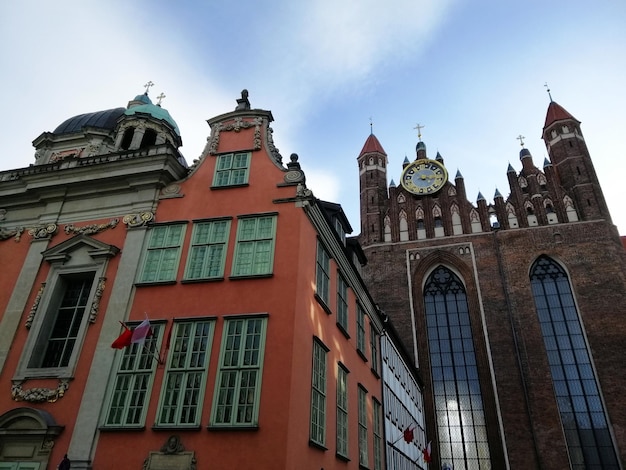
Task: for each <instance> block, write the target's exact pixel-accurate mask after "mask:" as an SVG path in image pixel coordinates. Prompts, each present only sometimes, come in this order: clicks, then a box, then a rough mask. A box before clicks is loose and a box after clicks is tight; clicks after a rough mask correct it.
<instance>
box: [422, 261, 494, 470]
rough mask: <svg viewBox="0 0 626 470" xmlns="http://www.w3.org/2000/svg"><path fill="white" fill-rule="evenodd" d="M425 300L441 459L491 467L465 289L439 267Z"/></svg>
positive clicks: (465, 465) (428, 282) (429, 282)
mask: <svg viewBox="0 0 626 470" xmlns="http://www.w3.org/2000/svg"><path fill="white" fill-rule="evenodd" d="M424 304H425V308H426V326H427V332H428V348H429V351H430V361H431V364H430V366H431V371H432V381H433V391H434V399H435V412H436V416H437V429H438V435H439V454H440V458H441V461H442V462H448V463H450V464H452V465H453V466H454V468H476V469H482V468H491V463H490V456H489V444H488V441H487V428H486V425H485V411H484V406H483V398H482V394H481V391H480V382H479V378H478V367H477V364H476V352H475V349H474V341H473V335H472V328H471V325H470V316H469V306H468V301H467V294H466V292H465V287H464V286H463V283H462V282H461V280H460V279H459V278H458V277H457V276H456V275H455V274H454V273H453V272H452V271H451V270H449V269H448V268H446V267H444V266H439V267H438V268H437V269H435V271H434V272H433V273H432V274H431V275H430V276H429V277H428V279H427V280H426V285H425V286H424Z"/></svg>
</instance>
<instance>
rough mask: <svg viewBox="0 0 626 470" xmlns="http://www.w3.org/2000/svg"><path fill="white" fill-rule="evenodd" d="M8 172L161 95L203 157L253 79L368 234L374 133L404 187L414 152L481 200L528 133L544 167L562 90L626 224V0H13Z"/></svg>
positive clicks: (0, 16)
mask: <svg viewBox="0 0 626 470" xmlns="http://www.w3.org/2000/svg"><path fill="white" fill-rule="evenodd" d="M0 60H1V64H2V70H3V72H2V74H0V93H1V95H2V102H3V105H4V107H5V111H4V112H3V113H0V136H1V137H2V141H3V151H2V152H1V153H0V171H4V170H9V169H14V168H22V167H26V166H28V165H30V164H31V163H33V162H34V148H33V147H32V141H33V140H34V139H35V138H36V137H38V136H39V135H40V134H41V133H42V132H46V131H52V130H54V129H55V128H56V127H57V126H58V125H59V124H60V123H61V122H63V121H64V120H65V119H67V118H69V117H71V116H74V115H77V114H82V113H88V112H94V111H99V110H104V109H110V108H115V107H119V106H126V104H127V103H128V101H129V100H130V99H132V98H133V97H134V96H135V95H137V94H140V93H143V91H144V88H143V85H144V84H145V83H146V82H148V81H152V82H154V83H155V86H154V87H153V88H152V89H151V90H150V96H151V97H152V98H153V101H156V100H155V97H156V96H157V95H158V94H160V93H164V94H165V95H166V98H165V99H164V100H163V102H162V106H163V107H164V108H165V109H167V110H168V111H169V112H170V114H171V116H172V117H173V118H174V119H175V120H176V122H177V124H178V127H179V129H180V131H181V135H182V139H183V147H182V148H181V151H182V153H183V155H184V156H185V158H186V160H187V161H188V162H189V163H190V164H191V163H192V162H193V160H194V159H197V158H198V157H199V156H200V154H201V152H202V150H203V148H204V146H205V144H206V139H207V137H208V135H209V132H210V130H209V126H208V124H207V123H206V120H207V119H209V118H211V117H213V116H216V115H219V114H222V113H225V112H230V111H233V110H234V109H235V106H236V99H237V98H239V97H240V95H241V90H243V89H244V88H245V89H247V90H248V91H249V99H250V102H251V105H252V107H253V108H261V109H266V110H271V111H272V114H273V116H274V119H275V121H274V122H273V123H272V128H273V130H274V133H273V137H274V143H275V145H276V147H278V148H279V150H280V152H281V154H282V156H283V161H285V162H287V161H289V156H290V155H291V154H292V153H297V154H298V155H299V162H300V164H301V166H302V169H303V170H304V172H305V174H306V178H307V186H308V187H309V188H310V189H311V190H312V191H313V193H314V195H315V196H316V197H318V198H320V199H324V200H328V201H332V202H338V203H340V204H341V205H342V206H343V208H344V211H345V212H346V215H347V216H348V219H349V220H350V223H351V225H352V228H353V230H354V231H353V235H356V234H358V233H359V232H360V221H359V175H358V168H357V163H356V158H357V156H358V155H359V153H360V151H361V149H362V147H363V144H364V143H365V140H366V139H367V137H368V136H369V134H370V132H371V131H373V133H374V134H375V135H376V137H377V138H378V140H379V141H380V143H381V144H382V146H383V148H384V149H385V151H386V153H387V155H388V160H389V166H388V178H389V180H391V179H393V180H394V181H395V182H396V183H399V178H400V173H401V171H402V162H403V161H404V159H405V157H407V158H408V159H409V160H411V161H412V160H413V159H414V158H415V145H416V143H417V140H418V136H417V131H416V129H415V127H416V125H417V124H420V125H422V126H424V127H423V128H422V130H421V134H422V140H423V141H424V142H425V144H426V146H427V148H428V156H429V157H431V158H434V156H435V155H436V153H437V152H440V154H441V155H442V156H443V158H444V162H445V165H446V167H447V169H448V173H449V174H450V178H451V179H453V178H454V176H455V175H456V173H457V171H460V172H461V174H462V175H463V177H464V180H465V186H466V191H467V195H468V198H469V199H470V201H471V202H473V203H475V201H476V197H477V195H478V193H479V192H480V193H482V194H483V195H484V197H485V198H486V199H487V201H488V202H492V201H493V196H494V193H495V191H496V189H498V190H499V191H500V193H501V194H502V195H503V196H504V197H505V198H506V197H507V195H508V194H509V192H510V190H509V187H508V182H507V177H506V171H507V168H508V165H509V163H510V164H511V165H512V166H513V168H514V169H515V170H516V171H519V170H521V162H520V160H519V151H520V149H521V147H520V142H519V140H517V137H518V136H520V135H522V136H525V138H524V140H523V141H524V146H525V147H526V148H528V150H530V152H531V154H532V155H533V161H534V163H535V165H536V166H537V167H539V168H542V167H543V161H544V159H545V158H546V156H547V152H546V148H545V145H544V143H543V141H542V139H541V133H542V128H543V124H544V122H545V116H546V110H547V107H548V104H549V101H550V98H549V96H548V93H547V88H546V86H545V84H547V85H548V86H549V89H550V94H551V96H552V99H554V101H556V102H557V103H559V104H560V105H562V106H563V107H564V108H565V109H566V110H567V111H569V112H570V113H571V114H572V115H573V116H574V117H575V118H577V119H578V120H579V121H581V123H582V124H581V129H582V132H583V134H584V137H585V141H586V143H587V146H588V148H589V151H590V153H591V156H592V159H593V162H594V165H595V169H596V172H597V175H598V178H599V180H600V184H601V185H602V188H603V191H604V195H605V198H606V199H607V202H608V205H609V209H610V211H611V215H612V220H613V222H614V223H615V224H616V225H617V227H618V230H619V232H620V234H622V235H626V210H625V209H624V206H623V205H622V203H621V201H624V200H626V184H624V175H625V173H626V146H625V145H624V144H623V138H624V136H625V135H626V113H625V112H624V110H626V93H625V89H624V87H626V2H624V1H623V0H603V1H598V2H589V1H584V2H583V1H582V0H569V1H562V0H550V1H549V2H546V1H545V0H526V1H524V2H514V1H506V0H387V1H381V0H343V1H337V0H308V1H307V2H294V1H289V0H275V1H269V2H258V1H255V0H240V1H238V2H224V1H217V0H205V1H191V0H187V1H180V2H172V1H167V0H163V1H161V0H151V1H148V0H144V1H139V0H137V1H128V0H108V1H106V2H97V1H95V0H76V1H75V0H55V1H54V2H50V1H47V0H21V1H20V2H0Z"/></svg>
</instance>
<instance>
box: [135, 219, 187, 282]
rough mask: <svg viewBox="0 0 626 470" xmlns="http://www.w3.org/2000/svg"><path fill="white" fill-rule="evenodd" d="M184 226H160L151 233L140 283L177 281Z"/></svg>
mask: <svg viewBox="0 0 626 470" xmlns="http://www.w3.org/2000/svg"><path fill="white" fill-rule="evenodd" d="M184 233H185V226H184V225H158V226H156V227H154V228H153V229H152V230H151V231H150V236H149V240H148V245H147V247H146V252H145V253H144V259H143V265H142V269H141V272H140V274H139V282H164V281H175V280H176V271H177V269H178V260H179V258H180V247H181V244H182V241H183V235H184Z"/></svg>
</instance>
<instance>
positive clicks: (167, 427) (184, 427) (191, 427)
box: [152, 424, 202, 431]
mask: <svg viewBox="0 0 626 470" xmlns="http://www.w3.org/2000/svg"><path fill="white" fill-rule="evenodd" d="M200 429H202V426H200V425H199V424H155V425H153V426H152V430H153V431H199V430H200Z"/></svg>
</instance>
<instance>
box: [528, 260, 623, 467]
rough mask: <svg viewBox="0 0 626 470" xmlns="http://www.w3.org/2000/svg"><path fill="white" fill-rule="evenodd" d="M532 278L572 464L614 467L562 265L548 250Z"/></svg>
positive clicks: (595, 383)
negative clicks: (550, 256) (551, 256)
mask: <svg viewBox="0 0 626 470" xmlns="http://www.w3.org/2000/svg"><path fill="white" fill-rule="evenodd" d="M530 281H531V288H532V292H533V296H534V298H535V305H536V307H537V315H538V317H539V323H540V325H541V332H542V334H543V341H544V344H545V347H546V352H547V354H548V363H549V364H550V371H551V373H552V383H553V387H554V393H555V395H556V399H557V403H558V407H559V412H560V415H561V424H562V426H563V430H564V432H565V439H566V441H567V447H568V452H569V458H570V465H571V468H572V469H576V470H583V469H585V470H586V469H598V470H599V469H617V468H619V463H618V461H617V456H616V452H615V447H614V445H613V441H612V438H611V433H610V431H609V424H608V422H607V418H606V411H605V409H604V405H603V403H602V397H601V395H600V390H599V388H598V381H597V378H596V376H595V373H594V370H593V366H592V364H591V356H590V352H589V347H588V346H587V342H586V340H585V336H584V332H583V329H582V325H581V322H580V318H579V315H578V310H577V308H576V304H575V302H574V296H573V294H572V290H571V287H570V283H569V278H568V276H567V274H566V272H565V270H564V269H563V268H562V267H561V266H560V265H559V264H557V263H556V262H555V261H554V260H552V259H550V258H548V257H547V256H542V257H540V258H539V259H538V260H537V261H536V262H535V263H534V264H533V266H532V268H531V271H530Z"/></svg>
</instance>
